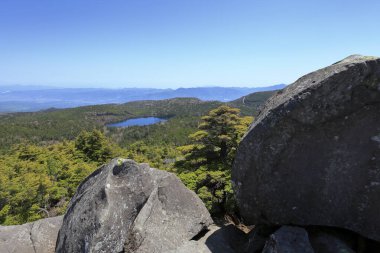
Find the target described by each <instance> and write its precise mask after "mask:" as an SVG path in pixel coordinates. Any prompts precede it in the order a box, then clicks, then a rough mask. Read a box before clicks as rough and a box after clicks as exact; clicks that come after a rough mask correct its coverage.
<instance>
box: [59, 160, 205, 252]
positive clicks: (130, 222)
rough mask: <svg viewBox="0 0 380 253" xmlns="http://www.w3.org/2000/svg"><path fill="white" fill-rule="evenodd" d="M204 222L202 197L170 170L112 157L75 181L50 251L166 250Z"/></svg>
mask: <svg viewBox="0 0 380 253" xmlns="http://www.w3.org/2000/svg"><path fill="white" fill-rule="evenodd" d="M210 224H212V219H211V217H210V214H209V213H208V211H207V209H206V208H205V206H204V204H203V203H202V201H201V200H200V199H199V198H198V197H197V195H196V194H195V193H194V192H192V191H190V190H188V189H187V188H186V187H185V186H184V185H183V184H182V182H181V181H180V180H179V179H178V178H177V177H176V176H175V175H174V174H172V173H168V172H165V171H160V170H156V169H152V168H150V167H149V166H148V165H147V164H137V163H136V162H134V161H132V160H121V159H114V160H113V161H111V162H110V163H109V164H107V165H105V166H103V167H101V168H100V169H98V170H97V171H95V172H94V173H93V174H92V175H90V176H89V177H88V178H87V179H86V180H85V181H84V182H83V183H82V184H81V185H80V186H79V188H78V190H77V192H76V193H75V195H74V197H73V198H72V199H71V201H70V204H69V207H68V210H67V213H66V215H65V217H64V221H63V225H62V228H61V230H60V232H59V236H58V240H57V247H56V252H107V253H112V252H129V253H132V252H157V253H159V252H168V251H169V250H173V249H176V248H178V247H179V246H180V245H183V244H184V243H186V242H188V241H190V240H191V239H192V238H193V237H195V236H197V235H198V234H199V233H200V232H202V231H203V230H205V229H206V228H207V226H208V225H210Z"/></svg>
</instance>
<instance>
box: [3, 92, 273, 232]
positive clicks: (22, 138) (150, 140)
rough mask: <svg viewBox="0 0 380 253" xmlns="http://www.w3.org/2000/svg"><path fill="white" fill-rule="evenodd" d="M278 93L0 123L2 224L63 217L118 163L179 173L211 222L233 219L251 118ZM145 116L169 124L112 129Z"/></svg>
mask: <svg viewBox="0 0 380 253" xmlns="http://www.w3.org/2000/svg"><path fill="white" fill-rule="evenodd" d="M272 93H273V92H270V93H267V92H266V93H263V92H260V93H254V94H252V95H249V96H247V97H246V98H242V99H239V100H236V101H233V102H230V103H227V104H226V103H221V102H217V101H200V100H198V99H192V98H181V99H170V100H161V101H138V102H130V103H126V104H122V105H97V106H86V107H78V108H73V109H64V110H53V109H52V110H48V111H41V112H36V113H15V114H6V115H2V116H0V150H1V155H0V224H6V225H10V224H21V223H25V222H29V221H34V220H36V219H39V218H43V217H47V216H55V215H59V214H62V213H64V211H65V208H66V205H67V204H68V201H69V200H70V198H71V197H72V195H73V194H74V192H75V190H76V187H77V186H78V185H79V183H80V182H81V181H82V180H83V179H84V178H85V177H87V176H88V175H89V174H90V173H91V172H92V171H94V170H95V169H96V168H97V167H98V166H100V165H101V164H103V163H105V162H107V161H109V160H110V159H112V158H114V157H125V158H130V159H134V160H136V161H137V162H147V163H149V164H150V165H151V166H152V167H155V168H159V169H164V170H168V171H171V172H174V173H176V174H177V175H178V176H179V177H180V178H181V179H182V181H183V182H184V183H185V185H186V186H187V187H189V188H190V189H192V190H194V191H195V192H196V193H197V194H198V195H199V196H200V197H201V199H202V200H203V201H204V202H205V204H206V206H207V207H208V208H209V210H210V211H211V213H212V214H213V215H218V214H220V213H223V212H233V211H234V202H233V198H232V189H231V185H230V180H229V178H230V167H231V164H232V161H233V157H234V152H235V150H236V147H237V144H238V142H239V140H240V138H241V136H242V135H243V133H244V132H245V131H246V129H247V127H248V126H249V124H250V123H251V122H252V120H253V117H251V116H252V115H256V114H257V111H258V108H259V106H260V105H261V104H262V103H263V102H264V101H265V100H266V99H267V98H268V97H270V95H272ZM227 105H228V106H227ZM239 108H241V111H240V109H239ZM247 115H249V117H247ZM146 116H156V117H161V118H166V119H168V121H166V122H165V123H159V124H155V125H150V126H135V127H128V128H110V127H107V126H106V125H107V124H108V123H112V122H117V121H121V120H125V119H128V118H136V117H146Z"/></svg>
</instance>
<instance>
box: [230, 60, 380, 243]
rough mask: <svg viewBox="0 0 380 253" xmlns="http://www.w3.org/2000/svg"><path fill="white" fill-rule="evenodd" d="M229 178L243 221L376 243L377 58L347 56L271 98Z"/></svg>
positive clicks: (379, 220) (379, 161)
mask: <svg viewBox="0 0 380 253" xmlns="http://www.w3.org/2000/svg"><path fill="white" fill-rule="evenodd" d="M232 178H233V183H234V188H235V192H236V197H237V201H238V204H239V207H240V211H241V215H242V217H243V219H244V221H245V222H246V223H248V224H270V225H281V224H293V225H301V226H302V225H321V226H332V227H340V228H345V229H348V230H351V231H355V232H357V233H359V234H361V235H363V236H365V237H367V238H371V239H375V240H378V241H379V240H380V216H379V210H380V197H379V196H380V59H379V58H375V57H365V56H358V55H355V56H350V57H348V58H346V59H344V60H342V61H340V62H337V63H335V64H333V65H331V66H329V67H326V68H324V69H321V70H318V71H315V72H313V73H310V74H308V75H305V76H303V77H301V78H300V79H299V80H297V81H296V82H295V83H293V84H291V85H290V86H288V87H287V88H285V89H284V90H282V91H281V92H279V93H277V94H276V95H275V96H274V97H272V98H271V99H270V100H269V101H268V102H267V103H266V105H265V106H264V109H263V110H262V111H261V113H260V114H259V116H258V117H257V119H256V121H255V122H254V123H253V124H252V126H251V127H250V129H249V131H248V132H247V134H246V135H245V137H244V138H243V140H242V142H241V144H240V147H239V149H238V152H237V156H236V159H235V163H234V167H233V172H232Z"/></svg>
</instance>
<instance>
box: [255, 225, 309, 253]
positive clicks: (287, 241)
mask: <svg viewBox="0 0 380 253" xmlns="http://www.w3.org/2000/svg"><path fill="white" fill-rule="evenodd" d="M262 253H314V250H313V248H312V247H311V244H310V241H309V237H308V234H307V232H306V230H305V229H303V228H300V227H290V226H284V227H281V228H280V229H279V230H277V231H276V232H275V233H274V234H273V235H271V236H270V238H269V240H268V241H267V242H266V244H265V247H264V249H263V252H262Z"/></svg>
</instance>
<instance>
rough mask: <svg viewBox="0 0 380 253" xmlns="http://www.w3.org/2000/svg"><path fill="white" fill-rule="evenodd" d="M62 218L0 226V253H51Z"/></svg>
mask: <svg viewBox="0 0 380 253" xmlns="http://www.w3.org/2000/svg"><path fill="white" fill-rule="evenodd" d="M62 219H63V216H58V217H53V218H47V219H42V220H38V221H35V222H32V223H26V224H23V225H17V226H0V252H1V253H53V252H54V250H55V242H56V240H57V235H58V231H59V229H60V227H61V224H62Z"/></svg>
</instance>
